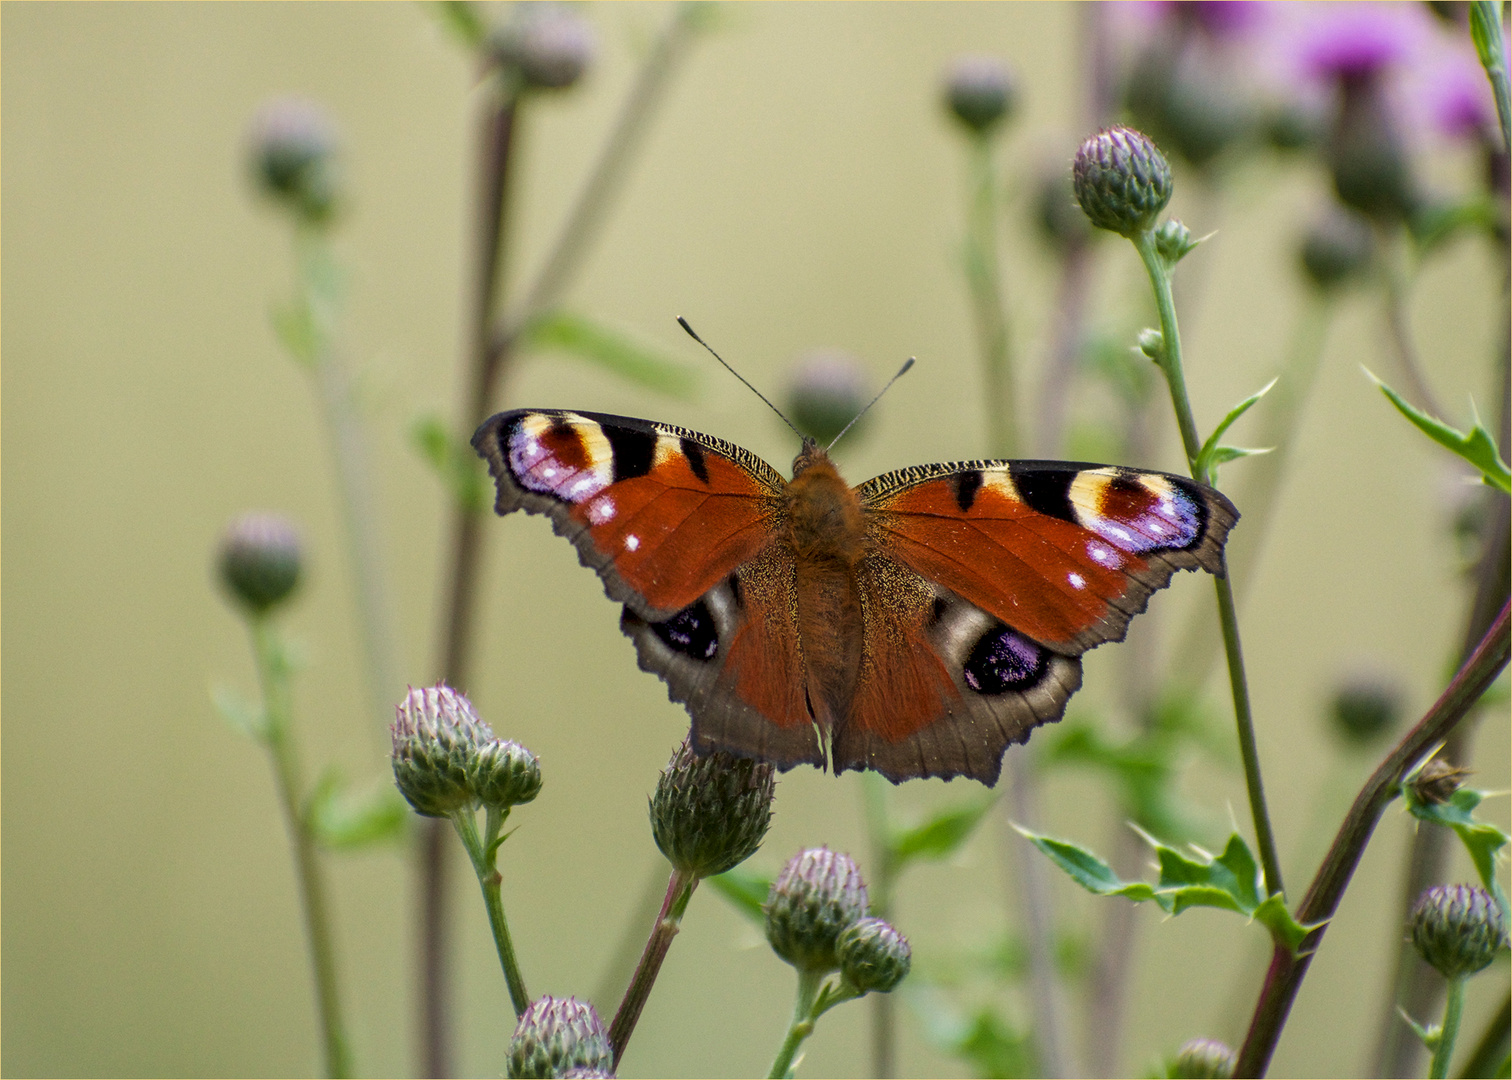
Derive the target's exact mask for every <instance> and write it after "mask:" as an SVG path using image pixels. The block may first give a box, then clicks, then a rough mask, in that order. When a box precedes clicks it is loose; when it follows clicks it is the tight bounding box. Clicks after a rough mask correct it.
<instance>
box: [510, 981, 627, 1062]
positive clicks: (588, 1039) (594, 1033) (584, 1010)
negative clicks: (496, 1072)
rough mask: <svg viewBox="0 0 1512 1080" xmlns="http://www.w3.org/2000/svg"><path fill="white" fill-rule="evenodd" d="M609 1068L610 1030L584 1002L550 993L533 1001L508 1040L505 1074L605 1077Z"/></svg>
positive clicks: (612, 1054) (522, 1014) (521, 1015)
mask: <svg viewBox="0 0 1512 1080" xmlns="http://www.w3.org/2000/svg"><path fill="white" fill-rule="evenodd" d="M613 1069H614V1048H613V1047H612V1046H610V1045H609V1033H608V1032H607V1031H605V1030H604V1025H603V1022H602V1021H601V1020H599V1016H598V1013H596V1012H595V1011H594V1009H593V1006H592V1005H590V1004H588V1003H587V1002H586V1001H579V1000H578V999H577V998H571V997H570V998H554V997H551V996H549V995H548V996H546V997H542V998H538V999H537V1000H535V1001H532V1002H531V1003H530V1006H529V1007H528V1008H527V1009H526V1010H525V1011H524V1012H523V1013H521V1014H520V1020H519V1023H517V1024H516V1025H515V1031H514V1037H513V1038H511V1039H510V1040H509V1060H508V1071H507V1074H506V1075H508V1076H511V1077H522V1078H523V1077H553V1076H566V1075H568V1074H569V1073H573V1074H574V1075H577V1076H584V1075H596V1076H609V1075H612V1073H613ZM583 1070H586V1072H585V1071H583Z"/></svg>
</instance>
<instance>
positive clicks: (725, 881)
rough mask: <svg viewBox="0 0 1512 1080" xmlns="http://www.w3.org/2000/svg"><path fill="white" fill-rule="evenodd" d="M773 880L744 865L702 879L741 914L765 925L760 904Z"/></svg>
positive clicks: (767, 875)
mask: <svg viewBox="0 0 1512 1080" xmlns="http://www.w3.org/2000/svg"><path fill="white" fill-rule="evenodd" d="M774 880H776V879H775V878H773V877H772V876H771V875H769V874H762V873H759V872H758V871H755V870H748V869H746V868H745V867H744V866H737V867H735V869H733V870H726V871H725V872H724V873H722V874H715V875H714V876H713V877H711V878H705V879H704V881H705V882H707V883H708V884H709V885H712V886H713V887H714V888H715V889H716V890H717V891H718V892H719V894H720V895H721V896H723V897H724V898H725V899H726V900H728V901H729V902H730V903H732V904H734V905H735V907H736V909H737V910H738V911H739V912H740V913H741V914H742V915H744V916H745V917H746V918H748V919H750V920H752V921H753V922H755V923H757V924H758V925H761V926H765V925H766V912H765V911H763V910H762V905H763V904H765V903H766V898H767V895H768V894H769V893H770V892H771V891H772V882H773V881H774Z"/></svg>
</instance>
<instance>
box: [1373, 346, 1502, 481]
mask: <svg viewBox="0 0 1512 1080" xmlns="http://www.w3.org/2000/svg"><path fill="white" fill-rule="evenodd" d="M1365 374H1367V375H1369V376H1370V377H1371V379H1373V380H1375V384H1376V385H1377V386H1379V387H1380V388H1381V393H1383V394H1385V395H1386V396H1387V397H1388V398H1389V399H1391V403H1392V404H1393V405H1395V406H1396V407H1397V411H1398V412H1400V413H1401V414H1402V415H1403V416H1405V417H1406V418H1407V419H1408V420H1410V421H1412V423H1413V425H1414V426H1415V427H1416V428H1417V429H1418V430H1419V431H1421V432H1422V433H1423V434H1424V435H1427V436H1428V437H1429V438H1430V439H1432V440H1433V441H1434V442H1436V443H1438V444H1439V445H1440V446H1442V447H1444V448H1445V449H1446V450H1450V451H1453V452H1454V453H1455V454H1458V455H1459V456H1460V457H1462V458H1464V459H1465V460H1466V461H1468V462H1469V463H1470V464H1471V465H1474V466H1475V467H1476V468H1477V469H1479V470H1480V473H1481V476H1482V477H1483V478H1484V479H1485V481H1486V483H1488V484H1490V485H1491V486H1492V487H1495V488H1498V489H1499V490H1501V491H1503V492H1505V493H1507V494H1512V471H1509V470H1508V468H1507V463H1506V462H1505V461H1503V460H1502V457H1501V454H1500V453H1499V452H1498V451H1497V448H1496V440H1495V439H1493V438H1492V437H1491V433H1490V432H1489V431H1487V430H1486V429H1485V427H1484V426H1483V425H1482V424H1481V422H1480V417H1479V416H1473V419H1474V421H1475V422H1474V425H1473V426H1472V427H1471V428H1470V430H1469V432H1463V431H1458V430H1456V429H1455V428H1452V427H1450V426H1449V425H1448V424H1446V423H1444V422H1443V421H1442V420H1435V419H1434V418H1433V417H1431V416H1429V415H1428V414H1427V413H1425V412H1423V411H1421V410H1420V409H1415V408H1413V407H1412V406H1411V405H1409V404H1407V402H1406V401H1404V400H1402V396H1401V395H1400V394H1398V393H1397V392H1396V391H1395V390H1393V389H1392V388H1391V387H1389V386H1387V385H1386V384H1385V383H1383V382H1382V381H1381V380H1380V379H1377V378H1376V377H1375V375H1374V374H1372V373H1371V371H1370V369H1369V368H1366V369H1365ZM1470 408H1471V412H1472V415H1473V413H1474V410H1475V403H1474V402H1473V401H1472V402H1471V405H1470Z"/></svg>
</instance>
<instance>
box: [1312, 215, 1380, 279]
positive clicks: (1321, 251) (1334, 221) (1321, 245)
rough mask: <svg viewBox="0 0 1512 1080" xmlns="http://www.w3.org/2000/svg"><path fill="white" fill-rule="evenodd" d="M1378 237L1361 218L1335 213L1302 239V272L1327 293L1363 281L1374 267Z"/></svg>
mask: <svg viewBox="0 0 1512 1080" xmlns="http://www.w3.org/2000/svg"><path fill="white" fill-rule="evenodd" d="M1374 253H1375V238H1374V236H1373V235H1372V234H1371V231H1370V226H1369V224H1367V223H1366V222H1365V220H1364V219H1363V218H1361V217H1360V215H1358V214H1355V213H1352V212H1350V211H1348V210H1343V209H1339V210H1335V211H1332V212H1331V213H1329V214H1328V215H1327V216H1326V217H1324V218H1322V219H1321V220H1319V221H1318V222H1316V223H1315V224H1314V225H1313V226H1312V227H1311V228H1310V229H1308V230H1307V236H1306V237H1304V238H1303V240H1302V251H1301V253H1300V254H1301V259H1302V271H1303V273H1305V274H1306V275H1307V280H1308V281H1310V282H1312V284H1313V285H1314V286H1316V287H1317V288H1318V289H1320V290H1322V291H1324V292H1327V291H1328V290H1330V289H1333V288H1336V287H1338V286H1340V285H1344V284H1346V283H1348V282H1349V281H1351V280H1354V279H1357V278H1359V277H1360V276H1361V275H1362V274H1364V273H1365V271H1366V270H1368V269H1369V268H1370V263H1371V259H1372V257H1373V255H1374Z"/></svg>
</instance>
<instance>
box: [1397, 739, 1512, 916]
mask: <svg viewBox="0 0 1512 1080" xmlns="http://www.w3.org/2000/svg"><path fill="white" fill-rule="evenodd" d="M1423 764H1426V760H1425V761H1424V763H1423ZM1421 768H1422V764H1420V765H1418V766H1417V768H1415V769H1413V770H1412V772H1409V773H1408V774H1407V776H1406V777H1405V778H1404V779H1403V781H1402V788H1401V790H1402V801H1403V802H1405V803H1406V804H1407V810H1408V812H1409V813H1411V814H1412V816H1413V817H1415V818H1417V819H1418V820H1419V821H1427V822H1431V823H1433V824H1434V825H1442V826H1443V827H1445V828H1446V829H1453V830H1454V832H1455V835H1457V836H1458V837H1459V838H1460V842H1461V843H1463V844H1464V845H1465V850H1466V852H1468V853H1469V855H1470V861H1471V862H1472V863H1474V864H1475V872H1476V874H1478V875H1479V876H1480V879H1481V885H1483V886H1484V887H1485V889H1486V891H1487V892H1489V893H1490V894H1491V895H1492V896H1494V897H1496V902H1497V904H1499V905H1500V906H1501V909H1502V919H1503V920H1504V921H1505V922H1507V923H1508V924H1509V925H1512V906H1509V904H1508V901H1507V893H1506V890H1505V889H1503V888H1502V886H1501V882H1500V881H1498V880H1497V875H1496V864H1497V861H1498V858H1499V855H1500V852H1501V850H1502V848H1504V847H1506V846H1507V844H1508V842H1509V841H1512V837H1508V835H1507V834H1506V833H1504V832H1502V831H1501V830H1500V829H1498V828H1497V827H1496V826H1495V825H1492V824H1491V823H1490V822H1488V821H1481V820H1480V819H1479V818H1477V817H1476V816H1475V808H1476V807H1477V806H1479V805H1480V804H1481V800H1483V799H1484V798H1485V797H1486V795H1487V792H1484V791H1476V790H1474V789H1473V788H1467V787H1462V788H1460V789H1459V790H1457V791H1456V792H1454V794H1453V795H1451V796H1449V799H1448V801H1447V802H1442V803H1435V802H1429V801H1427V800H1425V799H1422V798H1421V797H1419V795H1418V794H1417V792H1416V790H1414V786H1413V785H1412V784H1411V782H1410V781H1411V779H1412V777H1413V775H1414V774H1415V773H1416V772H1417V771H1418V769H1421Z"/></svg>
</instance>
